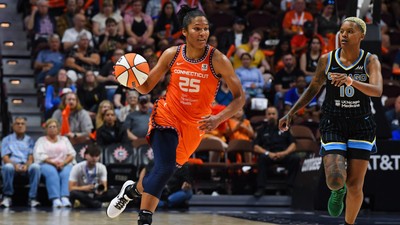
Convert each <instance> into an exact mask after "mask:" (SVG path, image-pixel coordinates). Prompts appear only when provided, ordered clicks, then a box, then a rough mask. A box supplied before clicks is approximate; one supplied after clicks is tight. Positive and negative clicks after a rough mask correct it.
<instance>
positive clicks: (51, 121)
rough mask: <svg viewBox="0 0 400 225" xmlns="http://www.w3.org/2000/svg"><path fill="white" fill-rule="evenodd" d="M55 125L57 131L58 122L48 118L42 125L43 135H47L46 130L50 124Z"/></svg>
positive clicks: (58, 127)
mask: <svg viewBox="0 0 400 225" xmlns="http://www.w3.org/2000/svg"><path fill="white" fill-rule="evenodd" d="M52 123H55V124H56V126H57V130H59V129H60V123H59V122H58V120H56V119H54V118H50V119H48V120H46V122H45V124H44V128H45V131H44V133H45V134H46V135H47V128H48V127H49V126H50V124H52Z"/></svg>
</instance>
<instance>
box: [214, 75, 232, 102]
mask: <svg viewBox="0 0 400 225" xmlns="http://www.w3.org/2000/svg"><path fill="white" fill-rule="evenodd" d="M220 81H221V84H220V85H219V88H218V92H217V96H215V101H216V102H217V103H218V104H219V105H225V106H227V105H229V103H231V101H232V99H233V96H232V93H231V91H230V90H229V88H228V85H227V84H226V82H225V80H224V79H221V80H220Z"/></svg>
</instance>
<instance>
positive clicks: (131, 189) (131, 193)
mask: <svg viewBox="0 0 400 225" xmlns="http://www.w3.org/2000/svg"><path fill="white" fill-rule="evenodd" d="M125 193H126V195H127V196H128V198H130V199H134V198H140V197H142V195H141V194H140V193H139V191H138V190H137V189H136V183H134V184H133V185H129V186H128V187H127V188H126V192H125Z"/></svg>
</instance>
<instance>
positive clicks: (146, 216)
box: [138, 209, 153, 225]
mask: <svg viewBox="0 0 400 225" xmlns="http://www.w3.org/2000/svg"><path fill="white" fill-rule="evenodd" d="M152 217H153V213H152V212H150V211H148V210H143V209H142V210H140V211H139V218H138V225H151V223H152V222H153V219H152Z"/></svg>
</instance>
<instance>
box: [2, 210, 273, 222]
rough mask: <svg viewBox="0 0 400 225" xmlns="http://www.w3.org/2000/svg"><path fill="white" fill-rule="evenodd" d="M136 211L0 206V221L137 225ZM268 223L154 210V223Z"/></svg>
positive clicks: (212, 215) (194, 213)
mask: <svg viewBox="0 0 400 225" xmlns="http://www.w3.org/2000/svg"><path fill="white" fill-rule="evenodd" d="M136 220H137V213H136V212H135V211H132V212H124V213H122V214H121V215H120V216H119V217H117V218H114V219H110V218H108V217H107V216H106V213H105V210H104V211H86V210H85V211H78V210H71V209H51V208H48V209H28V208H25V209H21V210H18V209H13V208H10V209H2V210H0V224H1V225H92V224H94V225H136V224H137V222H136ZM243 224H246V225H261V224H262V225H268V224H271V223H265V222H255V221H249V220H244V219H237V218H233V217H227V216H220V215H216V214H207V213H202V212H177V211H174V212H157V213H156V214H155V215H154V216H153V225H243Z"/></svg>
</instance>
